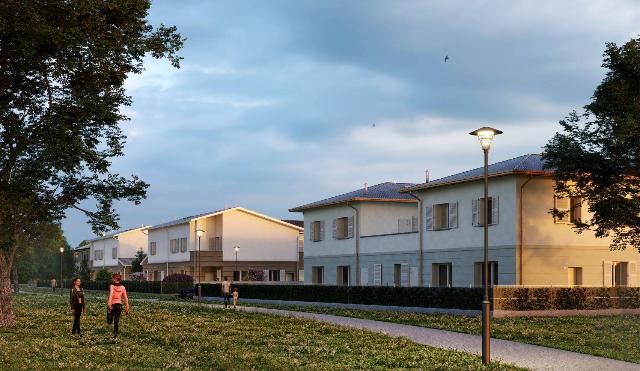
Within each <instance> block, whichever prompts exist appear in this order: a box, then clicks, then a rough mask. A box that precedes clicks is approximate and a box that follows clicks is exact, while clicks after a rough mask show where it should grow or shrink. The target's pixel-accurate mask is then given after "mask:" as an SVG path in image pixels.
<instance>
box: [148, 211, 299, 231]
mask: <svg viewBox="0 0 640 371" xmlns="http://www.w3.org/2000/svg"><path fill="white" fill-rule="evenodd" d="M233 210H238V211H242V212H245V213H247V214H251V215H254V216H257V217H259V218H263V219H266V220H270V221H272V222H276V223H278V224H281V225H284V226H286V227H290V228H294V229H297V230H300V231H302V230H303V228H301V227H299V226H297V225H294V224H291V223H287V222H285V221H282V220H280V219H276V218H272V217H270V216H268V215H264V214H260V213H258V212H255V211H253V210H249V209H245V208H244V207H240V206H235V207H228V208H226V209H220V210H216V211H211V212H208V213H202V214H196V215H191V216H187V217H184V218H180V219H176V220H172V221H170V222H166V223H161V224H156V225H154V226H151V227H149V230H154V229H160V228H166V227H171V226H174V225H179V224H185V223H189V222H191V221H193V220H196V219H202V218H209V217H212V216H216V215H220V214H224V213H226V212H229V211H233Z"/></svg>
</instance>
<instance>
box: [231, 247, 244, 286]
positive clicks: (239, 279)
mask: <svg viewBox="0 0 640 371" xmlns="http://www.w3.org/2000/svg"><path fill="white" fill-rule="evenodd" d="M233 249H234V250H235V252H236V272H238V281H242V275H241V274H240V271H239V270H238V251H240V246H234V247H233Z"/></svg>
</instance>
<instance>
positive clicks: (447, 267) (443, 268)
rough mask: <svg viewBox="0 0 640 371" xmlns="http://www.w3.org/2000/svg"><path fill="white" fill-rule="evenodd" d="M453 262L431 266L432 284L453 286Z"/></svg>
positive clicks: (435, 285)
mask: <svg viewBox="0 0 640 371" xmlns="http://www.w3.org/2000/svg"><path fill="white" fill-rule="evenodd" d="M451 268H452V267H451V263H437V264H433V265H432V266H431V284H432V286H434V287H451V286H452V280H451V273H452V272H451V271H452V269H451Z"/></svg>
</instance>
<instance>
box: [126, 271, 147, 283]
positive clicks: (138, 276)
mask: <svg viewBox="0 0 640 371" xmlns="http://www.w3.org/2000/svg"><path fill="white" fill-rule="evenodd" d="M129 280H131V281H146V280H147V277H146V276H145V275H144V272H134V273H131V274H130V275H129Z"/></svg>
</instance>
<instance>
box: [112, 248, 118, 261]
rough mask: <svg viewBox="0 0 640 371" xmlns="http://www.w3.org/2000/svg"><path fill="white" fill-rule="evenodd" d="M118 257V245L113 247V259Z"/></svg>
mask: <svg viewBox="0 0 640 371" xmlns="http://www.w3.org/2000/svg"><path fill="white" fill-rule="evenodd" d="M117 258H118V249H117V248H116V247H113V248H111V259H117Z"/></svg>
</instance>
